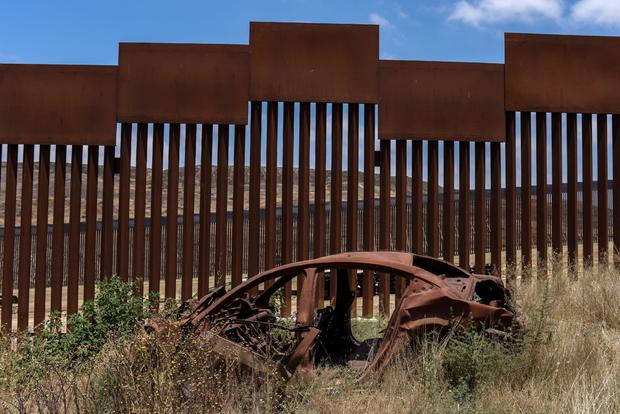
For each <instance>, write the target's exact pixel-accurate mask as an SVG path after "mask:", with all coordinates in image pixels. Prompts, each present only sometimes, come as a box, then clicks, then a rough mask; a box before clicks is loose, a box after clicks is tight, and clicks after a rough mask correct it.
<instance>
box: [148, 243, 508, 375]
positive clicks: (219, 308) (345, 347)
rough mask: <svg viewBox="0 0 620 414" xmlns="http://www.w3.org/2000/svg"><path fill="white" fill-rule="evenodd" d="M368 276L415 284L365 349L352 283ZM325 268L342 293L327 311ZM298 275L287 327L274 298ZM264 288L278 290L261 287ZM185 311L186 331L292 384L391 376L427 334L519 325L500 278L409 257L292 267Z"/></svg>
mask: <svg viewBox="0 0 620 414" xmlns="http://www.w3.org/2000/svg"><path fill="white" fill-rule="evenodd" d="M358 271H370V272H376V273H381V274H385V273H387V274H390V275H391V277H392V278H397V277H402V278H404V279H405V283H404V284H402V285H403V286H405V287H404V290H403V292H402V295H401V297H400V299H399V300H398V301H397V302H396V306H395V310H394V312H393V313H392V315H391V317H390V320H389V322H388V325H387V328H386V330H385V333H384V336H383V338H377V339H372V340H368V341H365V342H363V343H360V342H359V341H357V340H356V339H355V338H354V336H353V334H352V332H351V306H352V304H353V300H354V298H355V289H356V286H351V283H350V282H351V280H352V279H353V278H352V277H351V276H352V272H358ZM321 272H324V273H328V272H329V273H330V276H333V277H336V278H337V280H336V286H337V288H336V292H337V293H336V295H335V297H333V298H332V299H331V303H330V305H329V306H327V307H325V308H317V307H316V298H317V297H318V296H317V295H318V294H319V292H317V290H320V289H322V288H323V286H319V280H320V278H319V275H320V273H321ZM298 276H299V277H300V278H303V284H300V285H299V286H300V291H298V292H297V293H298V294H297V313H296V316H295V320H294V322H293V321H291V322H289V323H287V321H284V322H282V321H278V319H277V318H276V315H275V309H274V307H273V306H272V305H271V303H272V302H271V301H272V299H273V298H274V297H276V296H277V295H276V292H277V291H278V290H279V289H281V288H282V287H283V286H284V285H285V284H286V283H287V282H289V281H291V280H292V279H293V278H295V277H298ZM265 282H269V283H271V284H269V283H268V284H267V285H264V283H265ZM395 285H396V286H398V285H399V284H395ZM261 286H268V287H265V289H264V290H261V289H256V288H259V287H261ZM253 292H258V293H256V294H253ZM182 311H184V313H185V315H186V316H184V317H183V318H182V319H181V320H180V321H179V322H178V323H177V324H176V327H177V328H181V329H184V330H185V331H186V332H187V333H188V334H193V335H197V336H199V337H202V338H204V339H205V340H211V341H214V342H213V343H214V346H213V350H214V352H215V353H216V354H220V355H221V356H222V357H226V358H230V357H231V356H236V357H237V359H238V361H239V363H240V364H241V365H242V366H244V367H246V368H248V369H251V370H254V371H255V372H259V373H260V372H261V371H265V370H269V371H270V372H274V369H275V370H276V371H277V372H279V373H280V374H281V376H282V377H283V378H284V379H285V380H287V379H289V378H290V377H291V376H292V375H293V374H294V373H295V372H296V370H303V371H305V372H312V371H313V370H314V369H315V368H316V367H317V366H319V365H322V364H336V365H348V366H350V367H352V368H353V367H358V368H361V369H362V374H361V379H364V378H366V377H367V376H368V375H370V374H371V373H373V372H378V373H381V372H383V370H384V369H385V368H386V366H387V365H388V364H389V363H390V361H391V360H392V358H393V357H394V355H395V354H397V353H398V352H399V350H401V349H403V348H404V347H405V346H406V345H408V344H410V343H411V342H412V341H413V340H415V339H416V338H418V337H419V336H420V335H421V334H423V333H425V332H429V331H433V332H439V333H441V332H446V331H447V330H448V329H452V327H454V326H455V325H464V326H472V325H473V327H474V328H479V329H486V330H489V331H492V333H493V334H494V335H495V336H499V337H506V336H509V335H510V332H511V330H512V328H513V324H515V323H516V321H515V319H516V318H515V317H514V315H515V311H514V308H513V306H512V303H511V295H510V291H509V290H508V289H506V288H505V287H504V285H503V283H502V281H501V279H500V278H497V277H494V276H489V275H478V274H472V273H469V272H466V271H464V270H462V269H460V268H458V267H456V266H454V265H452V264H450V263H448V262H445V261H443V260H439V259H435V258H431V257H427V256H420V255H416V254H411V253H401V252H356V253H343V254H337V255H332V256H326V257H322V258H319V259H314V260H306V261H302V262H297V263H292V264H287V265H284V266H281V267H278V268H275V269H272V270H268V271H266V272H263V273H260V274H258V275H256V276H255V277H253V278H251V279H248V280H247V281H246V282H244V283H242V284H241V285H239V286H237V287H235V288H233V289H232V290H230V291H229V292H226V291H225V289H224V288H223V287H220V288H217V289H215V290H213V291H211V292H210V293H208V294H207V295H205V296H204V297H202V298H201V299H199V300H197V301H193V302H192V301H190V302H187V303H186V304H185V305H184V309H182ZM147 327H148V329H150V330H161V329H168V328H169V327H170V326H168V328H167V327H166V325H165V324H162V323H161V321H160V322H158V321H150V322H149V323H148V324H147Z"/></svg>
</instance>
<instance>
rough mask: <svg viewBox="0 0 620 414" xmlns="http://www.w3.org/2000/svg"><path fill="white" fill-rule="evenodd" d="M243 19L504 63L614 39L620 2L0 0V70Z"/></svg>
mask: <svg viewBox="0 0 620 414" xmlns="http://www.w3.org/2000/svg"><path fill="white" fill-rule="evenodd" d="M250 21H297V22H328V23H373V24H378V25H379V26H380V36H381V40H380V41H381V45H380V51H381V52H380V54H381V57H382V58H384V59H420V60H446V61H478V62H503V33H504V32H532V33H571V34H593V35H619V34H620V0H576V1H566V0H456V1H455V0H437V1H418V0H409V1H407V0H401V1H380V0H357V1H351V0H347V1H328V0H262V1H249V0H246V1H234V0H229V1H225V2H224V1H219V2H216V1H207V0H202V1H182V0H178V1H160V0H151V1H146V0H143V1H128V0H126V1H113V0H107V1H105V2H85V1H49V0H47V1H4V2H3V4H2V5H1V6H0V63H77V64H116V63H117V53H118V49H117V44H118V42H121V41H130V42H131V41H135V42H138V41H139V42H188V43H247V42H248V29H249V24H248V23H249V22H250ZM345 136H346V135H345ZM345 143H346V141H345ZM295 145H296V144H295ZM594 149H595V151H596V147H595V148H594ZM328 151H329V148H328ZM608 152H609V153H611V148H610V150H609V151H608ZM214 153H215V151H214ZM328 154H329V152H328ZM344 158H345V159H344V161H345V163H346V152H345V156H344ZM533 158H534V157H533ZM327 162H328V166H329V162H330V160H329V157H328V160H327ZM440 162H441V160H440ZM311 163H313V160H312V159H311ZM345 165H346V164H345ZM610 170H611V168H610ZM595 177H596V170H595ZM457 179H458V178H457ZM457 182H458V181H457Z"/></svg>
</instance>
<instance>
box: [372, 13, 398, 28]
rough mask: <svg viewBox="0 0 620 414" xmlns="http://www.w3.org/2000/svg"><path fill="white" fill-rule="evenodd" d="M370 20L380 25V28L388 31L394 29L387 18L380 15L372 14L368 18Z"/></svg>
mask: <svg viewBox="0 0 620 414" xmlns="http://www.w3.org/2000/svg"><path fill="white" fill-rule="evenodd" d="M368 19H369V20H370V22H371V23H373V24H378V25H379V26H382V27H384V28H386V29H393V28H394V25H393V24H392V23H391V22H390V21H389V20H388V19H386V18H385V17H383V16H381V15H380V14H378V13H375V12H372V13H370V16H368Z"/></svg>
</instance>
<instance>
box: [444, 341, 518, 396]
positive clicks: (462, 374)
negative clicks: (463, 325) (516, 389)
mask: <svg viewBox="0 0 620 414" xmlns="http://www.w3.org/2000/svg"><path fill="white" fill-rule="evenodd" d="M511 354H512V353H511V352H510V350H509V349H508V347H507V346H506V345H505V344H503V343H501V342H499V341H497V340H494V339H492V338H489V337H488V336H486V335H485V334H483V333H480V332H477V331H475V330H473V329H465V330H462V331H459V332H454V333H453V334H452V336H451V337H450V338H449V339H448V341H447V343H446V347H445V350H444V352H443V370H444V375H445V378H446V380H447V381H448V384H449V385H450V387H451V388H452V390H453V392H454V395H455V397H456V399H457V400H468V399H470V398H471V397H472V396H473V394H474V393H475V391H476V387H477V386H478V385H479V384H480V383H481V382H483V381H485V380H486V379H488V378H489V377H490V376H493V375H498V373H500V372H501V371H502V367H504V366H506V365H508V363H509V361H510V359H511V356H512V355H511Z"/></svg>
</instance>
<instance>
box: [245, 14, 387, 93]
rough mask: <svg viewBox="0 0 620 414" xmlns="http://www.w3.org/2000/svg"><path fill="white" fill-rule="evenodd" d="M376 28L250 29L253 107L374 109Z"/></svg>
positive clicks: (253, 24)
mask: <svg viewBox="0 0 620 414" xmlns="http://www.w3.org/2000/svg"><path fill="white" fill-rule="evenodd" d="M378 63H379V26H375V25H356V24H307V23H256V22H251V23H250V69H251V72H250V77H251V79H250V98H251V99H252V100H253V101H254V100H256V101H261V100H262V101H285V102H286V101H291V102H343V103H346V102H357V103H376V102H377V98H378V85H377V72H378Z"/></svg>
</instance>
